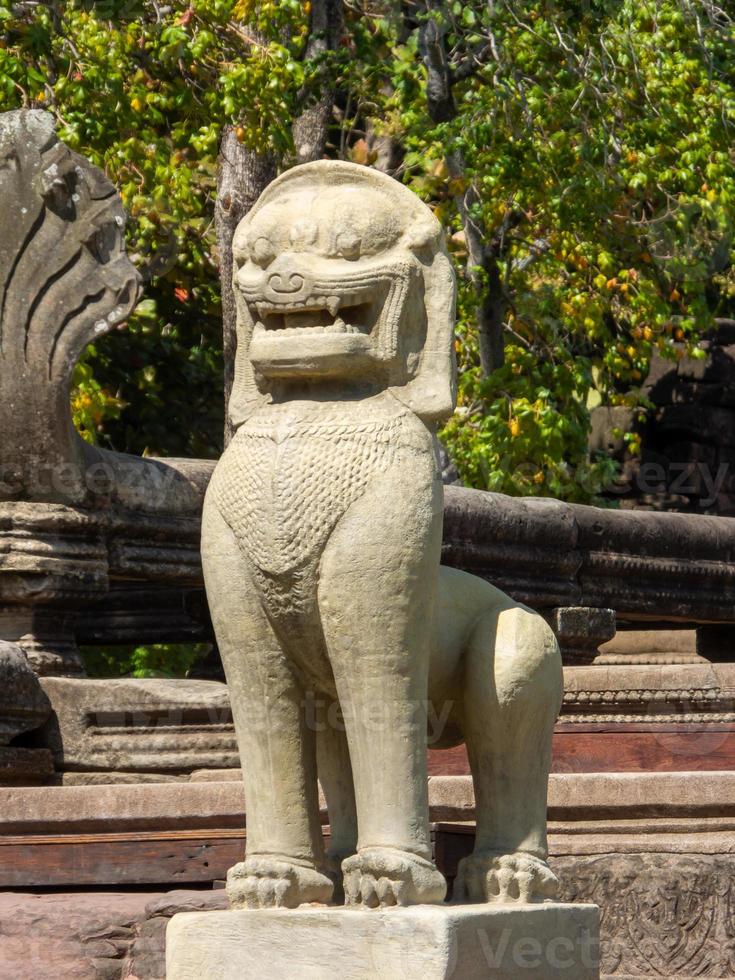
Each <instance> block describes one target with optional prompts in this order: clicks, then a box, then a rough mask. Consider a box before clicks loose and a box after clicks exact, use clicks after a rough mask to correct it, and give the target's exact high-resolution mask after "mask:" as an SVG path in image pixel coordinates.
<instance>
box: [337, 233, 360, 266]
mask: <svg viewBox="0 0 735 980" xmlns="http://www.w3.org/2000/svg"><path fill="white" fill-rule="evenodd" d="M361 244H362V240H361V239H360V236H359V235H358V234H357V232H356V231H351V230H347V231H341V232H340V233H339V234H338V235H337V241H336V242H335V245H336V246H337V252H338V253H339V255H341V256H342V257H343V258H345V259H357V258H359V257H360V245H361Z"/></svg>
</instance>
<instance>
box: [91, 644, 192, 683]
mask: <svg viewBox="0 0 735 980" xmlns="http://www.w3.org/2000/svg"><path fill="white" fill-rule="evenodd" d="M208 650H209V644H207V643H152V644H150V645H149V646H113V647H82V648H81V654H82V659H83V661H84V666H85V668H86V670H87V673H88V675H89V676H90V677H186V675H187V674H188V672H189V670H191V668H192V667H193V665H194V664H195V663H196V661H197V660H201V659H202V658H203V657H204V656H205V655H206V653H207V651H208Z"/></svg>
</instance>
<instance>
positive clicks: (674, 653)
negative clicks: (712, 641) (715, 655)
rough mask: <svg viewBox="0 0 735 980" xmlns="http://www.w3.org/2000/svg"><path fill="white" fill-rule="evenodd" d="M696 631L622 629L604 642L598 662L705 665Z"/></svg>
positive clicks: (596, 660)
mask: <svg viewBox="0 0 735 980" xmlns="http://www.w3.org/2000/svg"><path fill="white" fill-rule="evenodd" d="M709 659H711V658H708V657H702V656H700V654H699V653H698V651H697V633H696V630H685V629H681V630H666V629H661V630H619V631H618V633H617V634H616V635H615V636H614V637H613V639H611V640H608V642H607V643H603V645H602V646H601V647H600V652H599V656H598V657H597V658H596V659H595V663H596V664H631V665H632V664H701V663H704V662H706V661H707V660H709Z"/></svg>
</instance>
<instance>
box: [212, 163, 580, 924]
mask: <svg viewBox="0 0 735 980" xmlns="http://www.w3.org/2000/svg"><path fill="white" fill-rule="evenodd" d="M234 245H235V257H236V271H235V287H236V294H237V302H238V311H239V316H238V350H237V364H236V377H235V385H234V388H233V392H232V397H231V401H230V413H231V417H232V420H233V422H234V424H235V426H236V427H237V429H236V433H235V436H234V438H233V440H232V442H231V444H230V446H229V447H228V449H227V451H226V452H225V454H224V456H223V457H222V459H221V460H220V462H219V464H218V466H217V468H216V470H215V473H214V476H213V479H212V482H211V484H210V487H209V490H208V493H207V498H206V501H205V509H204V524H203V540H202V549H203V559H204V570H205V578H206V585H207V592H208V596H209V601H210V604H211V609H212V618H213V621H214V624H215V630H216V633H217V639H218V642H219V647H220V650H221V653H222V658H223V661H224V666H225V671H226V674H227V682H228V686H229V689H230V694H231V699H232V707H233V712H234V716H235V724H236V728H237V735H238V741H239V747H240V753H241V758H242V762H243V770H244V774H245V776H244V778H245V784H246V786H245V788H246V799H247V824H248V843H247V856H246V860H245V861H244V862H243V863H241V864H238V865H236V866H235V867H234V868H232V869H231V870H230V873H229V875H228V893H229V896H230V900H231V903H232V904H233V905H234V906H247V907H265V906H274V905H276V906H279V905H280V906H287V907H295V906H297V905H299V904H300V903H303V902H311V901H320V902H328V901H330V900H331V899H332V898H333V896H335V895H339V894H340V892H341V890H342V887H344V893H345V897H346V901H347V903H348V904H362V905H365V906H369V907H377V906H387V905H395V904H415V903H422V902H437V901H441V900H442V898H443V897H444V895H445V890H446V883H445V881H444V878H443V877H442V875H441V874H440V873H439V872H438V871H437V869H436V868H435V866H434V865H433V863H432V861H431V849H430V840H429V826H428V801H427V770H426V738H427V736H426V732H427V713H428V711H429V709H431V710H433V712H434V717H438V718H441V719H443V721H444V722H445V724H444V727H443V731H442V737H441V740H440V741H439V742H438V743H435V744H437V745H438V747H449V746H451V745H455V744H457V743H459V742H461V741H462V740H463V739H464V740H466V742H467V747H468V753H469V759H470V764H471V768H472V773H473V778H474V785H475V796H476V806H477V836H476V845H475V851H474V853H473V854H472V855H471V856H470V857H468V858H466V859H464V860H463V861H462V863H461V865H460V868H459V873H458V877H457V881H456V885H455V897H456V898H461V899H464V900H469V901H481V902H484V901H492V900H503V901H508V900H520V901H533V900H543V899H545V898H549V897H552V896H553V894H554V892H555V886H556V879H555V878H554V875H553V874H552V873H551V871H550V870H549V868H548V866H547V864H546V862H545V858H546V790H547V780H548V771H549V762H550V751H551V733H552V729H553V725H554V720H555V718H556V715H557V712H558V709H559V705H560V702H561V692H562V677H561V660H560V656H559V651H558V648H557V644H556V641H555V639H554V636H553V634H552V632H551V630H550V628H549V627H548V626H547V625H546V623H545V622H544V621H543V620H542V619H541V618H540V617H539V616H538V615H536V614H535V613H533V612H532V611H531V610H529V609H527V608H526V607H524V606H521V605H519V604H518V603H515V602H513V601H512V600H511V599H510V598H508V597H507V596H506V595H504V594H503V593H502V592H499V591H498V590H497V589H495V588H493V587H492V586H491V585H489V584H488V583H486V582H484V581H483V580H481V579H478V578H475V577H473V576H471V575H467V574H465V573H463V572H459V571H456V570H453V569H450V568H444V567H441V566H440V549H441V537H442V486H441V482H440V479H439V476H438V472H437V464H436V453H435V448H436V440H435V436H434V431H433V427H434V424H435V423H436V422H437V421H439V420H441V419H443V418H445V417H446V416H448V415H449V414H450V413H451V411H452V408H453V403H454V363H453V354H452V334H453V316H454V281H453V275H452V270H451V266H450V263H449V259H448V258H447V255H446V252H445V250H444V246H443V241H442V234H441V229H440V226H439V224H438V222H437V221H436V219H435V218H434V217H433V215H432V214H431V212H430V211H429V210H428V208H426V207H425V206H424V205H423V204H422V203H421V202H420V201H419V200H418V199H417V198H416V197H415V196H414V195H413V194H412V193H411V192H410V191H408V190H407V189H406V188H404V187H403V186H401V185H400V184H398V183H397V182H395V181H394V180H392V179H391V178H389V177H387V176H385V175H383V174H381V173H378V172H376V171H374V170H370V169H367V168H363V167H358V166H355V165H353V164H348V163H332V162H317V163H311V164H306V165H304V166H301V167H297V168H295V169H293V170H290V171H288V172H287V173H285V174H284V175H283V176H281V177H280V178H279V179H277V180H276V181H275V182H274V183H273V184H271V185H270V186H269V187H268V189H267V190H266V191H265V193H264V194H263V195H262V196H261V198H260V199H259V201H258V202H257V204H256V205H255V207H254V208H253V209H252V211H251V212H250V214H249V215H248V216H247V217H246V218H245V219H244V220H243V222H242V223H241V224H240V226H239V228H238V230H237V233H236V236H235V243H234ZM338 708H339V709H340V710H339V711H338ZM341 719H343V724H342V723H340V722H341ZM317 773H318V776H319V779H320V780H321V783H322V786H323V789H324V793H325V796H326V799H327V805H328V809H329V817H330V825H331V834H332V836H331V849H330V852H329V854H325V853H324V850H323V845H322V835H321V827H320V820H319V802H318V790H317ZM340 866H341V874H340ZM335 886H336V887H335Z"/></svg>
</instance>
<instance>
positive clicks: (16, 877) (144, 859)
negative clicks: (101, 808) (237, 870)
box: [0, 833, 245, 888]
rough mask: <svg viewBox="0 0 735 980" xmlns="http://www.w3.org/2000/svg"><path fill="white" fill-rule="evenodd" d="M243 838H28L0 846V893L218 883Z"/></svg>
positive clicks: (239, 854) (239, 852)
mask: <svg viewBox="0 0 735 980" xmlns="http://www.w3.org/2000/svg"><path fill="white" fill-rule="evenodd" d="M244 853H245V837H244V835H243V834H242V833H241V834H240V835H239V837H232V836H229V835H228V836H222V837H220V836H215V835H213V834H211V833H208V834H207V835H201V834H200V836H199V837H191V836H186V837H184V838H179V837H169V838H163V837H161V836H158V837H156V838H154V839H150V838H146V837H144V838H142V839H141V836H140V835H139V836H138V837H137V838H135V837H132V839H129V840H114V839H113V840H108V839H106V838H105V837H104V835H100V836H99V837H98V838H94V837H91V838H85V839H82V840H79V839H74V838H73V837H71V838H70V839H63V838H59V839H57V840H56V841H50V842H45V843H39V842H37V841H34V840H33V839H32V838H28V839H27V840H26V841H24V842H21V841H15V842H13V843H8V844H4V845H3V846H2V847H0V888H45V887H59V886H64V887H69V886H76V885H159V884H160V885H164V884H165V885H174V884H177V883H181V884H183V883H184V882H210V881H213V880H214V879H215V878H223V877H224V876H225V875H226V873H227V869H228V868H230V867H232V865H233V864H235V863H236V862H237V861H241V860H242V858H243V854H244Z"/></svg>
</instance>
